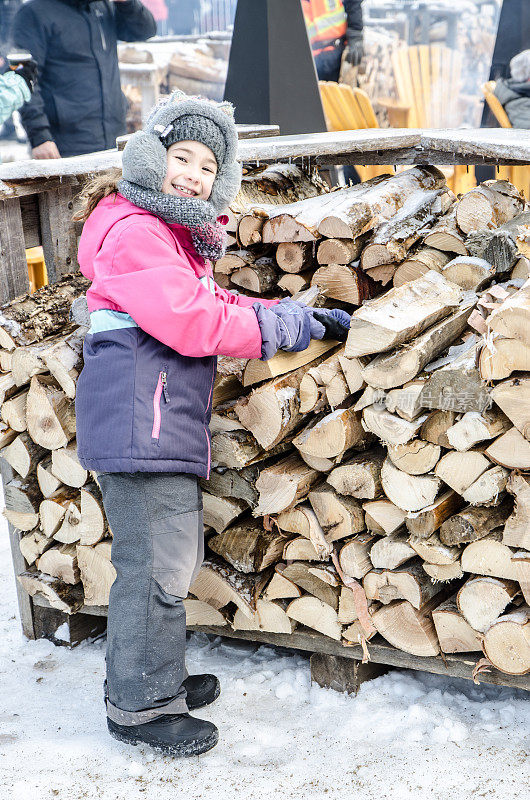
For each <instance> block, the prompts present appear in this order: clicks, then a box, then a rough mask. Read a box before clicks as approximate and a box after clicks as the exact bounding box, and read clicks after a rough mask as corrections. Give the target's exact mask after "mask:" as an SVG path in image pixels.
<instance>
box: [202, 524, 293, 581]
mask: <svg viewBox="0 0 530 800" xmlns="http://www.w3.org/2000/svg"><path fill="white" fill-rule="evenodd" d="M284 543H285V540H284V539H283V538H282V537H281V536H278V534H277V533H274V532H273V531H266V530H263V529H260V528H259V527H258V524H257V523H256V522H252V521H251V522H247V523H245V524H241V525H233V526H232V527H231V528H229V529H228V530H226V531H224V533H220V534H217V535H216V536H212V537H210V539H208V547H209V548H210V549H211V550H213V552H214V553H217V555H219V556H222V558H223V559H224V560H225V561H228V563H229V564H232V566H233V567H235V569H237V570H238V572H245V573H248V572H263V570H264V569H266V568H267V567H269V566H270V565H271V564H275V563H276V562H277V561H278V560H279V559H280V558H281V555H282V552H283V546H284Z"/></svg>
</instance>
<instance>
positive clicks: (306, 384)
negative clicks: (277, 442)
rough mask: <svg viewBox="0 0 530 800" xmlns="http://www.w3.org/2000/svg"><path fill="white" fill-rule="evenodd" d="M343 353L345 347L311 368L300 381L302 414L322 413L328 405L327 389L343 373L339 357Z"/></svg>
mask: <svg viewBox="0 0 530 800" xmlns="http://www.w3.org/2000/svg"><path fill="white" fill-rule="evenodd" d="M342 353H344V347H342V348H340V349H339V350H338V351H337V352H336V353H333V355H331V356H329V358H326V359H325V360H324V361H321V362H320V364H317V366H315V367H310V368H309V369H308V370H307V371H306V373H305V375H304V376H303V377H302V380H301V381H300V412H301V413H302V414H307V413H308V412H309V411H315V410H318V411H320V410H321V409H322V408H323V407H324V406H325V405H326V396H325V387H326V385H327V384H328V383H330V382H331V381H332V379H333V378H334V377H335V376H336V375H338V374H340V373H341V365H340V362H339V355H340V354H342ZM320 387H323V388H322V389H321V388H320Z"/></svg>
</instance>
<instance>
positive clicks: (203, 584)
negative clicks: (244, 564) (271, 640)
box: [190, 559, 268, 619]
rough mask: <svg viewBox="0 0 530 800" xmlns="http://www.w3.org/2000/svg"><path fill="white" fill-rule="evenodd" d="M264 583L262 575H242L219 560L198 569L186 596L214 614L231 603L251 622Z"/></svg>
mask: <svg viewBox="0 0 530 800" xmlns="http://www.w3.org/2000/svg"><path fill="white" fill-rule="evenodd" d="M267 580H268V576H267V574H266V573H263V572H262V573H258V574H257V575H244V574H243V573H241V572H237V570H235V569H234V568H233V567H231V566H229V565H228V564H224V563H223V562H221V561H220V560H213V559H209V560H207V561H205V562H204V563H203V565H202V567H201V568H200V570H199V574H198V575H197V577H196V578H195V580H194V582H193V584H192V586H191V587H190V593H191V594H192V595H194V596H195V597H196V598H197V600H202V601H203V602H204V603H208V604H209V605H211V606H213V608H215V609H217V610H218V611H219V609H221V608H224V606H226V605H228V603H235V604H236V606H237V607H238V608H239V609H241V611H242V612H243V614H244V615H245V616H246V617H248V619H252V614H253V613H254V611H255V610H256V600H257V598H258V595H259V593H260V591H261V589H262V588H263V587H264V585H265V583H266V582H267Z"/></svg>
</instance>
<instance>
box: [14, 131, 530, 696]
mask: <svg viewBox="0 0 530 800" xmlns="http://www.w3.org/2000/svg"><path fill="white" fill-rule="evenodd" d="M241 133H242V135H243V136H245V137H247V138H245V139H243V138H241V140H240V142H239V149H238V157H239V159H240V161H242V162H245V163H251V164H254V163H258V164H259V163H260V162H261V163H269V162H275V161H286V160H289V161H296V162H297V163H301V164H302V165H304V164H306V165H310V164H311V163H313V164H318V165H321V166H328V165H335V164H359V163H361V164H429V163H436V164H450V165H455V164H475V165H476V164H494V165H496V166H500V165H512V164H516V165H523V166H528V168H529V169H530V133H529V132H528V131H521V130H515V129H511V130H491V129H481V130H441V131H437V130H430V131H422V130H409V129H403V130H399V129H392V130H385V129H374V130H368V131H342V132H338V133H333V134H331V133H321V134H303V135H300V136H271V135H270V133H271V130H269V129H268V130H267V131H266V133H267V134H268V135H267V136H262V137H261V138H260V137H258V138H252V137H253V136H255V133H256V132H255V131H254V132H253V131H252V128H251V127H249V126H246V130H245V131H241ZM120 165H121V151H120V150H118V148H115V149H113V150H107V151H104V152H102V153H93V154H90V155H86V156H77V157H74V158H65V159H61V160H60V161H55V160H51V161H45V160H42V161H34V160H32V161H25V162H24V161H23V162H15V163H13V164H4V165H0V264H1V268H0V305H1V304H2V303H5V302H7V301H9V300H12V299H14V298H15V297H17V296H18V295H21V294H25V293H26V292H27V291H28V290H29V280H28V272H27V264H26V258H25V248H28V247H35V246H38V245H41V246H42V247H43V250H44V257H45V261H46V266H47V270H48V276H49V280H50V283H54V282H56V281H57V280H59V279H60V278H61V277H62V276H63V275H65V274H67V273H69V272H72V271H75V270H76V269H77V268H78V265H77V258H76V253H77V242H78V236H79V234H80V227H79V225H76V224H74V223H73V222H72V221H71V216H72V211H73V206H74V201H75V197H76V195H77V193H78V192H79V191H80V189H81V187H82V186H83V184H84V182H85V181H86V179H87V178H88V177H91V176H93V175H96V174H99V173H101V172H104V171H105V170H107V169H109V168H110V167H113V166H120ZM9 477H10V475H9V468H8V467H7V465H6V464H5V463H4V464H3V465H2V479H3V481H4V482H5V481H6V480H8V479H9ZM21 536H22V534H21V533H20V531H17V530H15V529H14V528H13V527H12V526H9V538H10V544H11V552H12V559H13V568H14V572H15V576H17V575H19V574H21V573H22V572H24V571H25V569H26V565H25V562H24V559H23V557H22V554H21V553H20V548H19V541H20V539H21ZM17 597H18V604H19V611H20V619H21V623H22V629H23V632H24V634H25V635H26V636H27V637H28V638H30V639H35V638H39V637H42V636H45V637H48V638H51V639H52V640H54V634H55V632H56V631H57V629H58V627H59V625H62V624H63V623H64V622H65V621H67V622H68V628H69V631H70V644H75V643H77V642H78V641H81V640H82V639H83V638H86V637H87V636H94V635H97V634H98V633H101V632H102V630H103V629H104V627H105V621H104V618H105V616H106V609H101V608H94V607H92V608H89V607H86V608H82V609H80V610H79V612H78V613H76V614H73V615H70V616H69V617H68V616H67V615H66V614H62V612H59V611H57V610H56V609H52V608H50V606H49V605H48V604H47V603H46V602H45V601H43V600H41V599H39V598H38V597H36V598H31V597H30V596H29V595H28V594H27V592H26V591H25V590H24V589H23V588H22V587H21V586H20V584H19V582H18V581H17ZM196 630H203V631H205V632H206V633H213V634H216V635H220V636H226V637H229V638H236V639H245V640H247V641H254V642H261V643H264V644H270V645H274V646H282V647H289V648H294V649H299V650H304V651H308V652H311V653H313V654H314V656H313V660H312V674H313V677H314V678H315V680H317V682H319V683H320V682H322V683H323V684H324V685H332V686H333V688H342V689H344V690H346V691H356V688H358V686H359V684H360V682H361V681H362V680H364V679H366V678H368V677H373V676H374V675H375V674H379V673H380V672H381V670H384V669H385V668H386V667H387V666H395V667H403V668H406V669H419V670H424V671H427V672H433V673H436V674H442V675H449V676H452V677H461V678H466V679H471V678H472V671H473V668H474V666H475V663H476V661H477V660H478V655H477V654H476V653H472V654H467V655H466V654H464V655H460V654H459V655H454V656H453V655H447V656H445V657H441V656H439V657H437V658H420V657H415V656H411V655H409V654H408V653H405V652H403V651H401V650H397V649H396V648H394V647H392V646H391V645H389V644H388V643H386V642H384V640H383V639H382V638H381V637H377V639H375V640H373V641H372V642H370V643H369V652H370V658H371V661H370V663H369V664H368V665H367V664H362V663H361V662H362V651H361V649H360V647H358V646H353V647H347V646H344V645H342V644H341V643H340V642H335V641H334V640H332V639H329V638H328V637H326V636H322V635H321V634H316V633H314V632H311V631H301V632H295V633H294V634H292V635H290V636H287V635H285V634H268V633H264V632H260V631H255V632H254V631H252V632H244V631H233V630H232V629H231V628H228V626H227V627H226V628H225V627H222V628H197V629H196ZM55 641H57V640H55ZM338 676H342V677H340V679H339V677H338ZM480 680H481V681H483V682H485V683H493V684H497V685H503V686H512V687H517V688H523V689H530V676H526V677H525V676H510V675H505V674H504V673H500V672H498V671H497V670H492V671H491V672H490V673H488V672H485V673H482V674H481V676H480Z"/></svg>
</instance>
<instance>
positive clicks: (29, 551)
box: [19, 528, 54, 566]
mask: <svg viewBox="0 0 530 800" xmlns="http://www.w3.org/2000/svg"><path fill="white" fill-rule="evenodd" d="M53 544H54V541H53V539H48V537H47V536H46V535H45V534H44V533H43V532H42V531H41V530H39V529H38V528H35V530H33V531H30V533H26V535H25V536H23V537H22V539H21V540H20V542H19V547H20V552H21V553H22V555H23V556H24V560H25V561H26V563H27V565H28V566H31V565H32V564H34V563H35V561H36V560H37V559H38V557H39V556H41V555H42V554H43V553H44V551H45V550H47V549H48V547H52V545H53Z"/></svg>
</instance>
